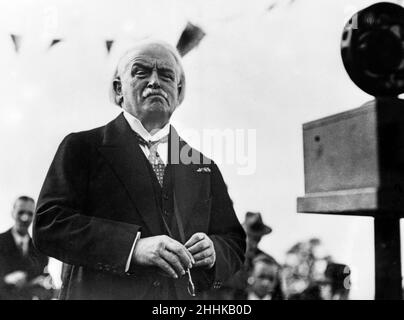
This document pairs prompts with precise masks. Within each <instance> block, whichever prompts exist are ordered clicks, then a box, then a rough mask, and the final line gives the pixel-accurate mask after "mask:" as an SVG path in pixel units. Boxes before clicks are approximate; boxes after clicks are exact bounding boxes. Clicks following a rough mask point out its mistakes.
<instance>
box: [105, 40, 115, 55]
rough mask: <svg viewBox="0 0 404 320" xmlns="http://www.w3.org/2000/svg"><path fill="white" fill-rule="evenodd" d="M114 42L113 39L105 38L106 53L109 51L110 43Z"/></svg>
mask: <svg viewBox="0 0 404 320" xmlns="http://www.w3.org/2000/svg"><path fill="white" fill-rule="evenodd" d="M113 44H114V40H106V41H105V46H106V47H107V51H108V53H109V52H110V51H111V48H112V45H113Z"/></svg>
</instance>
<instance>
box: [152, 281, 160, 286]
mask: <svg viewBox="0 0 404 320" xmlns="http://www.w3.org/2000/svg"><path fill="white" fill-rule="evenodd" d="M153 287H156V288H157V287H160V281H158V280H156V281H154V282H153Z"/></svg>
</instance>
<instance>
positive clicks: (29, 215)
mask: <svg viewBox="0 0 404 320" xmlns="http://www.w3.org/2000/svg"><path fill="white" fill-rule="evenodd" d="M34 210H35V204H34V203H33V202H32V201H24V200H17V201H16V203H15V204H14V208H13V211H12V216H13V219H14V226H15V229H16V231H17V232H18V233H20V234H21V235H25V234H26V233H27V232H28V228H29V226H30V225H31V223H32V219H33V216H34Z"/></svg>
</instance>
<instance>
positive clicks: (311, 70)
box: [0, 0, 400, 299]
mask: <svg viewBox="0 0 404 320" xmlns="http://www.w3.org/2000/svg"><path fill="white" fill-rule="evenodd" d="M375 2H376V1H365V0H355V1H353V0H295V1H292V2H290V1H289V0H284V1H282V0H278V1H276V0H265V1H264V0H254V1H230V0H229V1H213V0H204V1H202V0H193V1H189V0H171V1H167V0H152V1H150V0H147V1H146V0H113V1H96V0H87V1H78V0H74V1H72V0H68V1H67V0H60V1H50V0H41V1H39V0H16V1H7V2H2V3H1V4H0V50H1V52H2V59H0V70H1V71H2V77H0V96H1V100H2V101H1V107H0V148H1V150H2V151H3V152H2V157H1V158H0V231H5V230H7V229H8V228H9V227H10V226H11V224H12V220H11V216H10V211H11V206H12V203H13V201H14V199H15V198H16V197H18V196H19V195H21V194H27V195H31V196H33V197H34V198H37V197H38V195H39V192H40V188H41V185H42V183H43V180H44V178H45V175H46V172H47V170H48V168H49V165H50V162H51V160H52V158H53V156H54V154H55V152H56V149H57V146H58V145H59V143H60V142H61V140H62V139H63V137H64V136H66V135H67V134H68V133H70V132H75V131H81V130H87V129H91V128H94V127H97V126H101V125H104V124H106V123H107V122H109V121H110V120H112V119H113V118H114V117H115V116H117V115H118V114H119V112H120V109H119V108H118V107H116V106H114V105H112V104H111V103H110V101H109V98H108V89H109V84H110V79H111V77H112V72H113V68H114V66H115V63H116V61H117V59H118V57H119V56H120V54H122V53H123V52H124V50H125V49H127V48H129V47H130V46H131V45H132V44H134V43H135V42H136V41H138V40H142V39H145V38H157V39H161V40H164V41H167V42H169V43H171V44H173V45H175V44H176V42H177V40H178V38H179V36H180V34H181V31H182V30H183V29H184V27H185V25H186V24H187V22H192V23H194V24H196V25H198V26H200V27H201V28H202V29H203V30H204V31H205V33H206V36H205V38H204V39H203V40H202V41H201V43H200V44H199V46H198V47H197V48H195V49H194V50H192V51H191V52H190V53H188V54H187V55H186V56H185V57H184V59H183V65H184V69H185V73H186V79H187V88H186V95H185V100H184V102H183V104H182V105H181V106H180V107H179V108H178V110H177V111H176V112H175V114H174V116H173V119H172V123H173V124H174V126H175V127H176V128H177V129H178V130H179V132H180V134H181V135H183V137H184V138H185V140H188V141H189V143H190V144H191V145H193V146H195V147H198V148H200V149H201V150H202V151H203V152H206V153H207V155H208V156H212V157H213V159H214V160H215V158H214V156H213V155H211V154H210V153H209V150H204V146H203V144H202V143H201V141H200V140H199V139H198V137H197V136H195V134H192V132H199V133H203V132H206V130H212V129H215V130H229V129H230V130H231V131H229V132H236V130H239V132H243V133H245V132H248V130H252V132H255V136H256V143H255V148H256V149H255V150H253V151H254V152H252V153H253V155H252V158H251V159H250V160H251V161H252V163H255V170H253V171H252V172H249V174H240V167H242V165H240V164H237V163H236V164H235V163H231V161H223V162H222V163H219V165H220V169H221V170H222V173H223V175H224V178H225V180H226V183H227V184H228V187H229V193H230V195H231V197H232V199H233V201H234V206H235V210H236V212H237V216H238V217H239V219H240V221H242V220H243V219H244V215H245V212H246V211H259V212H261V213H262V216H263V219H264V221H265V223H267V224H269V225H270V226H271V227H272V228H273V232H272V234H270V235H268V236H266V237H265V238H264V239H263V240H262V242H261V244H260V247H261V249H263V250H264V251H266V252H268V253H270V254H272V255H273V256H274V257H275V258H276V259H278V260H279V261H280V262H283V261H284V259H285V252H286V251H287V250H288V249H289V248H290V247H291V246H292V245H293V244H295V243H296V242H298V241H302V240H307V239H309V238H310V237H319V238H320V239H322V241H323V244H324V248H325V250H326V251H327V252H328V253H329V254H330V255H331V256H332V257H333V258H334V259H335V260H336V261H337V262H340V263H346V264H348V265H349V266H350V267H351V269H352V277H351V279H352V290H351V297H352V298H355V299H372V298H373V297H374V261H373V259H374V253H373V220H372V218H365V217H348V216H332V215H310V214H302V213H297V212H296V198H297V197H298V196H302V195H304V175H303V153H302V148H303V143H302V142H303V141H302V140H303V138H302V124H303V123H305V122H308V121H312V120H315V119H318V118H322V117H325V116H328V115H331V114H334V113H339V112H342V111H346V110H349V109H352V108H356V107H359V106H360V105H362V104H363V103H365V102H367V101H369V100H371V99H372V97H371V96H369V95H368V94H366V93H364V92H362V91H361V90H360V89H359V88H357V87H356V86H355V85H354V84H353V83H352V82H351V80H350V79H349V77H348V75H347V73H346V72H345V70H344V68H343V65H342V60H341V57H340V40H341V34H342V29H343V27H344V25H345V23H346V22H347V21H348V19H349V18H350V17H351V15H352V14H353V13H355V12H356V11H358V10H360V9H362V8H364V7H366V6H368V5H370V4H372V3H375ZM392 2H394V1H392ZM395 2H396V3H400V1H395ZM272 4H276V5H275V6H274V7H273V9H272V10H267V9H268V8H269V7H270V6H272ZM10 33H13V34H18V35H20V36H21V47H20V49H19V52H18V54H17V53H16V52H15V50H14V47H13V44H12V42H11V39H10ZM54 38H61V39H63V41H62V42H60V43H58V44H57V45H55V46H53V47H52V48H49V43H50V41H51V39H54ZM110 39H113V40H114V41H115V42H114V45H113V47H112V50H111V52H110V54H107V51H106V49H105V40H110ZM253 145H254V144H253ZM58 266H59V265H58V264H57V263H55V262H54V261H52V264H51V267H50V269H51V271H52V273H54V274H55V275H57V273H58ZM56 281H58V280H57V279H56Z"/></svg>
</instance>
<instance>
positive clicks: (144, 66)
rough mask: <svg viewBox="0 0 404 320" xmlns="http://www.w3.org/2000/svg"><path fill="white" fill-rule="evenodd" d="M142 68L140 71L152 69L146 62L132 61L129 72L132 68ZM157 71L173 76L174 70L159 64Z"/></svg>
mask: <svg viewBox="0 0 404 320" xmlns="http://www.w3.org/2000/svg"><path fill="white" fill-rule="evenodd" d="M136 67H137V68H142V69H152V68H153V64H151V63H148V62H146V61H139V60H138V61H134V62H133V64H132V67H131V70H133V69H134V68H136ZM157 69H158V70H160V71H163V72H169V73H173V74H175V70H174V68H171V67H169V66H166V65H162V64H161V63H159V64H157Z"/></svg>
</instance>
